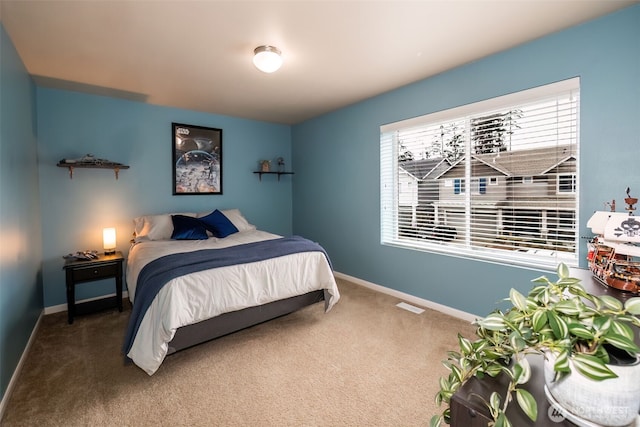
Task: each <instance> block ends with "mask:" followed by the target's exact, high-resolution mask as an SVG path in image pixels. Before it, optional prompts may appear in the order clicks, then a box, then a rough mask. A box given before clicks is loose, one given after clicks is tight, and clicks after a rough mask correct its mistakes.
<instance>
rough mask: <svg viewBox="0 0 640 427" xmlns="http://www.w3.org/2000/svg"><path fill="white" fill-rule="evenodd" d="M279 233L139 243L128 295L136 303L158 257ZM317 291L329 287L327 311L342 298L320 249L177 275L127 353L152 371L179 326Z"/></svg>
mask: <svg viewBox="0 0 640 427" xmlns="http://www.w3.org/2000/svg"><path fill="white" fill-rule="evenodd" d="M278 237H280V236H277V235H275V234H271V233H267V232H264V231H260V230H251V231H242V232H239V233H235V234H233V235H231V236H228V237H226V238H224V239H216V238H210V239H208V240H179V241H177V240H170V241H165V240H163V241H148V242H141V243H136V244H135V245H134V246H133V247H132V248H131V250H130V252H129V257H128V260H127V287H128V290H129V299H130V300H131V302H132V303H133V302H134V300H135V292H136V289H135V287H136V283H137V279H138V274H139V273H140V271H141V270H142V268H143V267H144V266H145V265H146V264H148V263H149V262H151V261H152V260H154V259H156V258H158V257H161V256H164V255H168V254H171V253H176V252H190V251H195V250H200V249H214V248H223V247H229V246H233V245H238V244H243V243H250V242H256V241H261V240H269V239H275V238H278ZM318 289H326V290H327V292H328V294H329V295H330V298H329V300H328V301H327V303H326V311H329V310H330V309H331V307H333V305H334V304H335V303H336V302H338V299H339V298H340V293H339V292H338V287H337V285H336V282H335V279H334V277H333V272H332V271H331V267H330V266H329V264H328V262H327V261H326V258H325V256H324V254H322V253H320V252H304V253H299V254H292V255H287V256H284V257H279V258H273V259H268V260H265V261H259V262H255V263H250V264H243V265H233V266H228V267H221V268H215V269H211V270H205V271H200V272H196V273H192V274H189V275H186V276H182V277H178V278H176V279H173V280H171V281H170V282H169V283H167V285H165V286H164V287H163V288H162V289H161V290H160V292H159V293H158V295H157V296H156V297H155V299H154V300H153V302H152V303H151V306H150V307H149V309H148V311H147V312H146V314H145V316H144V318H143V320H142V323H141V324H140V329H139V330H138V333H137V335H136V337H135V340H134V342H133V346H132V347H131V350H130V351H129V353H128V354H127V356H128V357H129V358H130V359H131V360H133V362H134V363H135V364H136V365H138V366H139V367H140V368H142V369H143V370H144V371H146V372H147V373H148V374H149V375H153V373H154V372H156V371H157V370H158V368H159V367H160V364H161V363H162V361H163V360H164V358H165V356H166V355H167V351H168V348H169V346H168V343H169V341H171V340H172V339H173V336H174V334H175V332H176V329H177V328H179V327H181V326H185V325H190V324H192V323H197V322H200V321H202V320H206V319H209V318H211V317H214V316H217V315H219V314H222V313H226V312H231V311H237V310H241V309H243V308H247V307H253V306H257V305H262V304H266V303H269V302H272V301H276V300H279V299H283V298H289V297H292V296H296V295H301V294H304V293H307V292H311V291H314V290H318Z"/></svg>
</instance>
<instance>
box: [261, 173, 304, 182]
mask: <svg viewBox="0 0 640 427" xmlns="http://www.w3.org/2000/svg"><path fill="white" fill-rule="evenodd" d="M254 173H257V174H258V177H259V178H260V181H262V175H278V181H280V175H293V174H294V172H262V171H255V172H254Z"/></svg>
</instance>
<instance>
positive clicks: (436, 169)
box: [380, 78, 580, 268]
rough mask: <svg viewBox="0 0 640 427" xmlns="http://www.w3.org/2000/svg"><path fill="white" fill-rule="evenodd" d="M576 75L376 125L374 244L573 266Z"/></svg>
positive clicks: (544, 265) (531, 264) (520, 262)
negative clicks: (377, 222)
mask: <svg viewBox="0 0 640 427" xmlns="http://www.w3.org/2000/svg"><path fill="white" fill-rule="evenodd" d="M579 90H580V89H579V79H577V78H575V79H570V80H566V81H562V82H558V83H554V84H550V85H546V86H542V87H539V88H534V89H529V90H526V91H523V92H518V93H514V94H510V95H506V96H502V97H499V98H494V99H490V100H487V101H482V102H478V103H475V104H469V105H465V106H462V107H458V108H455V109H451V110H446V111H440V112H437V113H433V114H429V115H426V116H422V117H416V118H412V119H409V120H405V121H402V122H397V123H392V124H389V125H384V126H382V127H381V129H380V130H381V133H380V135H381V136H380V161H381V170H380V176H381V184H380V188H381V242H382V244H386V245H395V246H402V247H406V248H410V249H417V250H427V251H435V252H440V253H445V254H451V255H455V256H467V257H474V258H480V259H485V260H489V261H493V262H503V263H508V264H517V265H524V266H529V267H536V268H554V267H555V266H556V265H557V264H558V263H559V262H565V263H567V264H568V265H571V266H575V265H577V253H578V248H577V245H578V244H579V240H578V236H577V228H578V227H577V224H578V212H577V206H578V200H577V197H578V188H579V182H578V176H579V174H578V160H579V157H578V149H579V131H578V130H579V123H578V119H579Z"/></svg>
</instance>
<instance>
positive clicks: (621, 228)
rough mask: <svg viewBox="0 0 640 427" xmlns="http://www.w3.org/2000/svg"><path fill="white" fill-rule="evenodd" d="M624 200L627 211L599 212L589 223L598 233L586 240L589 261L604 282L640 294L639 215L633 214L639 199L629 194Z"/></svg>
mask: <svg viewBox="0 0 640 427" xmlns="http://www.w3.org/2000/svg"><path fill="white" fill-rule="evenodd" d="M627 195H629V189H627ZM625 202H626V203H627V208H626V210H627V211H628V212H624V213H623V212H605V211H596V212H595V213H594V214H593V216H592V217H591V218H590V219H589V221H588V222H587V227H590V228H591V231H592V232H593V234H595V235H596V237H594V238H593V239H592V240H591V241H589V242H588V243H587V247H588V253H587V260H588V262H589V269H590V270H591V272H592V273H593V276H594V277H595V278H596V279H598V280H600V281H601V282H602V283H604V284H605V285H607V286H610V287H612V288H616V289H620V290H623V291H628V292H633V293H640V218H638V217H636V216H634V215H633V211H634V210H635V208H634V207H633V205H634V204H635V203H637V202H638V199H636V198H633V197H631V196H629V197H627V198H625ZM612 206H615V204H612Z"/></svg>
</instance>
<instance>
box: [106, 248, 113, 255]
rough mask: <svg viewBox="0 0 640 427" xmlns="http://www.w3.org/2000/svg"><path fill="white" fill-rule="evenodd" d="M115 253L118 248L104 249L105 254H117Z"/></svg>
mask: <svg viewBox="0 0 640 427" xmlns="http://www.w3.org/2000/svg"><path fill="white" fill-rule="evenodd" d="M115 253H116V250H115V249H111V250H109V251H107V250H105V251H104V254H105V255H113V254H115Z"/></svg>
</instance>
